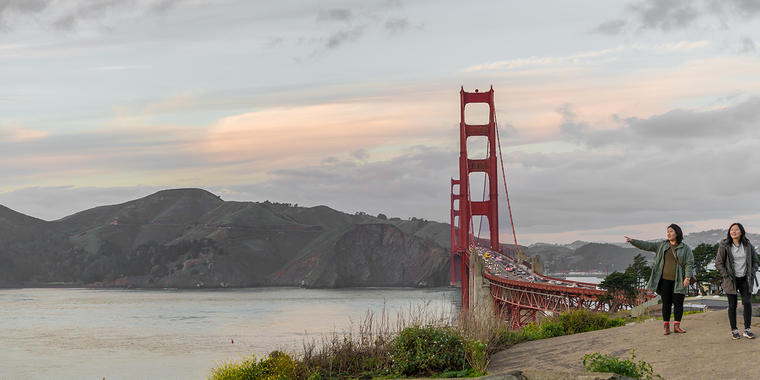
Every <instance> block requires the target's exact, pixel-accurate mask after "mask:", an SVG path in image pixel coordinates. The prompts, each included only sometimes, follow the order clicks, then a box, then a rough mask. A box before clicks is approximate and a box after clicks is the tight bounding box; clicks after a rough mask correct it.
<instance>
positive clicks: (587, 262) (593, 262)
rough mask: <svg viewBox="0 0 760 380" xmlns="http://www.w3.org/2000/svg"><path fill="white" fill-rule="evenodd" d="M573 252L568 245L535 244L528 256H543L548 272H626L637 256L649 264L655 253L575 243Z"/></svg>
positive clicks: (614, 246)
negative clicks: (639, 255)
mask: <svg viewBox="0 0 760 380" xmlns="http://www.w3.org/2000/svg"><path fill="white" fill-rule="evenodd" d="M573 244H574V245H575V246H577V248H575V249H573V248H570V247H568V246H564V245H553V244H541V243H537V244H533V245H531V246H530V247H528V250H527V253H528V255H531V256H533V255H539V256H540V257H541V261H543V263H544V271H545V272H547V273H551V272H563V271H580V272H585V271H602V272H610V273H611V272H614V271H623V270H625V268H627V267H628V265H630V264H631V263H632V262H633V258H634V257H635V256H636V255H637V254H641V255H643V256H644V257H645V258H646V259H647V260H648V261H649V262H651V261H652V260H653V259H654V256H653V255H652V253H651V252H647V251H642V250H640V249H638V248H634V247H630V248H624V247H620V246H618V245H614V244H607V243H585V244H582V245H581V244H577V242H576V243H573Z"/></svg>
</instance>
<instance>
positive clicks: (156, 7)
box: [148, 0, 185, 15]
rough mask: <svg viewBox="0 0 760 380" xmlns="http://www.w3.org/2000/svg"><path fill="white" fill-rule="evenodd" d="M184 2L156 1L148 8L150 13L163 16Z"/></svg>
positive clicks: (175, 0) (171, 0)
mask: <svg viewBox="0 0 760 380" xmlns="http://www.w3.org/2000/svg"><path fill="white" fill-rule="evenodd" d="M183 1H185V0H157V1H155V2H153V3H152V4H150V5H149V6H148V11H149V12H151V13H155V14H159V15H163V14H166V13H167V12H169V11H170V10H171V9H172V8H174V7H176V6H177V4H179V3H181V2H183Z"/></svg>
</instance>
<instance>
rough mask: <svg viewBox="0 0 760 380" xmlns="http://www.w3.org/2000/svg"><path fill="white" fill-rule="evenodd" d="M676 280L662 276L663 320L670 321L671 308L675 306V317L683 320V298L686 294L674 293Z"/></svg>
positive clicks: (677, 319)
mask: <svg viewBox="0 0 760 380" xmlns="http://www.w3.org/2000/svg"><path fill="white" fill-rule="evenodd" d="M675 285H676V282H675V281H671V280H666V279H664V278H660V296H661V297H662V320H663V321H665V322H670V308H671V306H672V307H673V317H674V318H675V320H676V321H677V322H681V317H683V299H684V297H685V295H683V294H681V293H673V290H674V289H675Z"/></svg>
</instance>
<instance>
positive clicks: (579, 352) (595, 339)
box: [488, 308, 760, 380]
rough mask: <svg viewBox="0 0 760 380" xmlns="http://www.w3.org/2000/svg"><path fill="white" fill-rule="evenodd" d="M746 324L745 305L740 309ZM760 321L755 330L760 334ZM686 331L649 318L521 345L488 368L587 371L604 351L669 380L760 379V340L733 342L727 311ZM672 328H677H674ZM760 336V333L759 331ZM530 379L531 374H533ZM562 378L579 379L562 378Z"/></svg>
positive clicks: (690, 323) (695, 320)
mask: <svg viewBox="0 0 760 380" xmlns="http://www.w3.org/2000/svg"><path fill="white" fill-rule="evenodd" d="M737 314H738V320H737V322H738V325H739V326H740V327H741V326H742V324H743V322H742V317H741V315H742V314H741V308H740V310H739V311H738V312H737ZM756 321H757V322H756ZM759 322H760V319H758V318H757V317H755V318H753V322H752V329H753V330H754V332H755V333H760V323H759ZM681 326H682V328H683V329H684V330H686V331H687V332H686V334H674V333H671V334H670V335H667V336H666V335H663V327H662V321H660V320H648V321H645V322H642V323H638V324H631V325H627V326H622V327H616V328H612V329H607V330H600V331H592V332H588V333H583V334H576V335H567V336H560V337H556V338H551V339H543V340H538V341H533V342H526V343H521V344H517V345H515V346H512V347H510V348H509V349H507V350H504V351H502V352H500V353H497V354H496V355H495V356H494V357H493V359H492V361H491V363H490V365H489V369H488V372H489V373H491V374H500V373H506V372H509V371H513V370H520V371H523V372H524V373H525V374H526V375H528V374H529V373H530V372H534V373H547V372H555V373H557V374H558V375H559V374H561V373H577V374H580V373H582V372H583V363H582V361H583V355H584V354H589V353H594V352H600V353H602V354H609V355H614V356H617V357H622V358H630V355H631V354H630V352H631V350H633V349H635V350H636V360H637V361H638V360H642V359H643V360H645V361H646V362H648V363H650V364H651V365H652V367H653V368H654V372H655V373H656V374H659V375H661V376H662V377H663V378H665V379H669V380H674V379H739V378H743V379H760V364H758V362H757V359H758V358H760V338H756V339H752V340H750V339H746V338H742V339H739V340H732V339H731V337H730V328H729V324H728V316H727V312H726V310H716V311H710V312H707V313H703V314H692V315H686V316H684V317H683V321H682V322H681ZM671 329H672V327H671ZM759 335H760V334H759ZM528 378H530V376H528ZM558 378H574V377H564V376H558Z"/></svg>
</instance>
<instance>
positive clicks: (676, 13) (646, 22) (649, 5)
mask: <svg viewBox="0 0 760 380" xmlns="http://www.w3.org/2000/svg"><path fill="white" fill-rule="evenodd" d="M629 9H630V10H631V11H632V12H633V13H634V15H635V17H636V18H637V19H638V21H639V22H640V27H641V28H642V29H660V30H664V31H668V30H671V29H677V28H684V27H687V26H689V25H690V24H691V23H692V22H694V20H696V19H697V18H699V17H700V11H699V10H698V8H697V7H696V6H695V2H694V1H691V0H646V1H643V2H640V3H638V4H636V3H634V4H631V5H629Z"/></svg>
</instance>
